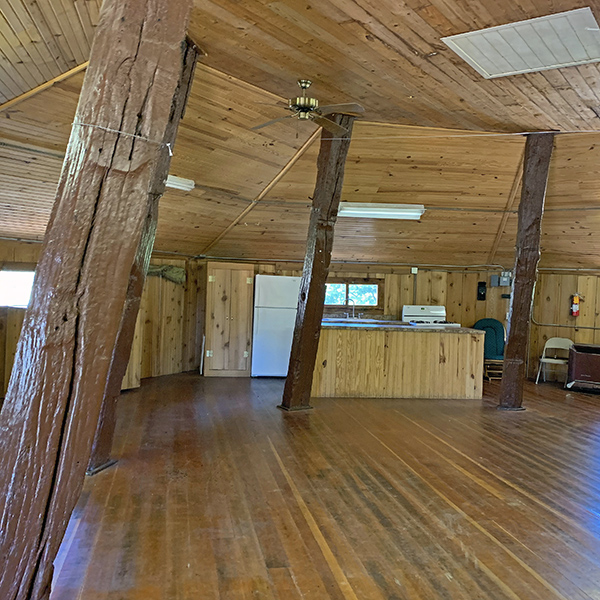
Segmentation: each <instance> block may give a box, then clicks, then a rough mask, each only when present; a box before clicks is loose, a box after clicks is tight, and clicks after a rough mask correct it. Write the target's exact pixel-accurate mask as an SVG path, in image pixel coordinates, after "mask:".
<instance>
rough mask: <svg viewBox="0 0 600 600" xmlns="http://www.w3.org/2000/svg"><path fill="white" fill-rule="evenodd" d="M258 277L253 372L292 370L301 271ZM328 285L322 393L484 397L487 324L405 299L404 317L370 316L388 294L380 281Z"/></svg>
mask: <svg viewBox="0 0 600 600" xmlns="http://www.w3.org/2000/svg"><path fill="white" fill-rule="evenodd" d="M254 285H255V290H254V298H255V302H254V315H253V317H254V318H253V336H252V367H251V375H252V376H254V377H261V376H268V377H285V376H286V374H287V367H288V360H289V350H290V347H291V340H292V334H293V330H294V322H295V315H296V304H297V298H298V288H299V285H300V277H281V276H277V275H260V274H259V275H256V276H255V282H254ZM327 285H328V293H327V298H326V306H327V307H328V308H329V310H327V311H326V314H325V316H324V318H323V321H322V329H321V336H320V341H319V350H318V355H317V361H316V366H315V375H314V380H313V388H312V395H313V396H314V397H339V398H344V397H353V398H463V399H465V398H466V399H480V398H481V397H482V384H483V345H484V333H483V332H482V331H479V330H474V329H470V328H465V327H461V324H460V323H457V322H448V321H447V319H446V316H447V315H446V308H445V307H444V306H438V305H404V306H403V308H402V316H401V320H393V319H389V318H383V317H378V318H369V316H367V317H365V316H364V314H363V311H366V310H368V308H369V307H370V306H375V305H377V304H378V302H379V300H380V299H379V298H377V297H376V296H377V295H376V294H375V296H373V290H372V289H367V288H372V287H374V286H373V285H372V284H370V285H369V284H340V283H335V282H334V283H328V284H327ZM342 285H346V290H345V295H343V296H342V297H339V293H340V288H341V286H342ZM361 285H363V286H364V287H365V289H364V290H361V289H360V286H361ZM353 286H354V288H355V289H353ZM362 292H364V293H362ZM361 293H362V295H360V294H361ZM352 296H354V298H353V297H352ZM357 300H358V302H361V301H362V302H365V304H363V305H361V304H358V302H357ZM367 303H368V304H367ZM373 303H374V304H373ZM336 306H337V307H339V308H341V309H342V312H337V313H336V311H335V308H336ZM344 311H346V312H344ZM332 312H333V316H332V314H331V313H332ZM327 313H329V314H327ZM336 315H337V316H336Z"/></svg>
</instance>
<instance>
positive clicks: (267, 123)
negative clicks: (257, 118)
mask: <svg viewBox="0 0 600 600" xmlns="http://www.w3.org/2000/svg"><path fill="white" fill-rule="evenodd" d="M295 116H296V115H286V116H285V117H279V118H277V119H271V120H270V121H267V122H266V123H262V124H261V125H257V126H256V127H252V128H251V130H252V131H254V130H256V129H262V128H263V127H267V126H268V125H273V123H279V121H285V119H292V118H293V117H295Z"/></svg>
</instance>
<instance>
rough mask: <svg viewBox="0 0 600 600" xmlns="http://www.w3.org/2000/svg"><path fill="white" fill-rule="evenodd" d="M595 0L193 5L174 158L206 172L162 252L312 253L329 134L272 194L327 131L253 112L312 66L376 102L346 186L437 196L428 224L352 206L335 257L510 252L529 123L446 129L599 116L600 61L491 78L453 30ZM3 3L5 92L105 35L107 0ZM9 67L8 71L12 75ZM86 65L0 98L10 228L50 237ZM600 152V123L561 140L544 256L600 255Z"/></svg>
mask: <svg viewBox="0 0 600 600" xmlns="http://www.w3.org/2000/svg"><path fill="white" fill-rule="evenodd" d="M586 4H589V5H591V6H592V9H593V10H594V11H595V13H596V14H597V15H599V16H600V0H598V2H592V3H581V2H574V1H572V0H569V1H563V2H561V5H560V7H557V6H555V3H554V2H551V1H545V0H544V1H542V0H522V1H520V2H519V3H515V2H512V3H498V2H496V1H495V0H452V1H450V0H430V1H428V0H406V1H404V2H398V1H397V0H396V1H394V2H392V1H391V0H377V1H375V0H323V1H321V2H318V3H308V2H299V1H298V0H285V1H282V2H267V1H266V0H265V1H263V0H252V1H249V2H242V3H240V2H235V1H234V0H228V1H219V2H218V3H216V2H215V3H213V2H210V1H208V0H202V2H200V1H198V2H197V5H196V9H195V13H194V17H193V22H192V27H191V34H192V36H193V37H194V39H196V40H197V41H198V42H199V43H200V45H201V47H202V48H203V49H204V50H205V51H206V52H207V53H208V56H207V57H205V59H204V63H205V64H204V65H203V66H201V67H200V69H199V71H198V73H197V76H196V82H195V85H194V89H193V93H192V97H191V101H190V106H189V109H188V112H187V114H186V117H185V120H184V123H183V124H182V127H181V129H180V135H179V140H178V144H177V148H176V152H175V157H174V161H173V166H172V172H173V173H174V174H176V175H179V176H181V177H187V178H190V179H194V180H195V181H196V183H197V187H196V189H195V190H194V191H193V192H190V193H184V192H176V191H174V190H169V191H168V192H167V194H166V195H165V197H164V198H163V200H162V201H161V210H160V223H159V231H158V237H157V243H156V248H157V249H160V250H168V251H174V252H181V253H186V254H193V255H197V254H209V255H210V256H222V257H232V258H257V259H262V260H265V259H276V260H286V259H300V258H301V257H302V256H303V253H304V241H305V234H306V226H307V221H308V210H309V209H308V207H309V202H310V200H309V197H310V195H311V194H312V191H313V187H314V176H315V161H316V152H317V144H316V143H313V144H312V145H311V146H310V147H309V148H308V150H307V151H306V153H305V154H304V155H303V156H302V157H301V158H300V159H299V160H298V162H297V163H295V164H294V165H293V166H292V167H291V168H290V169H289V171H287V172H286V174H285V175H284V176H283V178H282V179H281V181H279V182H278V183H277V184H276V185H275V186H273V187H272V189H270V191H269V193H267V194H266V195H264V197H262V195H263V193H264V190H265V188H266V187H267V186H268V185H269V183H270V182H271V181H272V180H273V179H274V178H275V177H277V175H278V173H280V172H281V170H282V169H284V168H285V165H286V164H287V163H288V161H290V159H292V157H293V156H294V155H295V153H296V152H297V151H298V149H299V148H301V147H302V146H303V144H304V143H305V142H306V140H308V139H309V137H310V136H311V135H312V134H313V132H314V130H315V128H314V126H313V125H312V124H310V123H297V122H289V121H288V122H286V123H283V124H277V125H274V126H272V127H269V128H266V129H263V130H260V131H258V132H252V131H250V128H251V127H252V126H253V125H255V124H257V123H260V122H262V121H266V120H268V119H270V118H274V117H276V116H280V115H281V114H284V113H282V112H281V109H279V108H277V107H273V106H272V104H273V103H274V102H276V101H277V100H279V99H281V98H282V97H286V96H288V95H290V94H295V90H297V88H296V87H295V80H296V79H297V78H298V77H299V76H308V77H311V78H312V79H313V80H314V81H315V84H314V86H313V88H311V92H314V95H315V96H316V97H318V98H319V99H320V100H321V101H322V102H327V103H329V102H338V101H340V102H342V101H348V100H358V101H360V102H361V103H362V104H363V105H364V106H365V108H366V109H367V112H366V115H365V119H364V120H363V121H362V122H359V123H357V125H356V127H355V132H354V140H353V142H352V146H351V150H350V155H349V159H348V168H347V174H346V181H345V186H344V198H343V199H344V200H347V201H360V202H369V201H374V202H386V201H390V202H407V203H423V204H425V205H426V207H427V212H426V213H425V215H424V217H423V219H422V220H421V222H407V221H376V220H350V219H341V220H340V221H339V225H338V228H337V234H336V244H335V248H334V259H335V260H350V261H374V262H398V263H413V264H488V263H489V262H494V263H498V262H500V263H501V264H504V265H507V266H508V265H510V264H511V262H512V255H513V248H514V231H515V229H516V217H515V214H514V208H515V207H514V206H512V207H511V206H509V205H510V201H509V196H510V191H511V188H513V187H514V186H515V183H518V181H517V182H515V176H516V174H517V171H518V165H519V163H520V160H521V154H522V148H523V138H522V137H521V136H514V137H510V136H508V137H495V136H488V135H482V136H478V137H472V136H471V137H462V135H463V133H461V132H460V131H448V130H447V129H442V128H452V129H455V130H456V129H457V128H462V129H465V130H467V129H468V130H486V131H503V132H516V131H524V130H547V129H560V130H563V131H564V130H581V131H583V130H600V127H599V125H600V120H599V119H598V117H597V116H596V113H595V112H594V110H593V109H594V108H595V107H600V72H599V70H598V65H587V66H584V67H571V68H567V69H560V70H553V71H546V72H544V73H537V74H533V75H519V76H514V77H509V78H503V79H499V80H484V79H482V78H481V77H480V76H479V75H478V74H476V73H475V72H474V71H472V70H471V68H470V67H469V66H468V65H466V64H465V63H463V62H462V61H461V59H459V58H458V57H456V56H455V55H454V54H453V53H452V52H451V51H449V50H448V49H447V48H446V47H445V46H444V45H443V44H441V43H440V41H439V38H440V37H441V36H443V35H451V34H454V33H460V32H463V31H467V30H472V29H478V28H482V27H488V26H492V25H498V24H502V23H506V22H510V21H514V20H517V19H525V18H530V17H534V16H541V15H544V14H550V13H553V12H558V11H562V10H568V9H571V8H578V7H581V6H584V5H586ZM61 7H62V9H61ZM61 10H62V12H61ZM11 11H12V12H11ZM23 11H25V12H27V14H28V15H29V17H28V19H26V18H25V17H26V15H25V13H24V12H23ZM52 15H54V20H52V19H51V18H50V17H51V16H52ZM82 15H83V16H82ZM85 15H87V17H85V18H84V16H85ZM0 17H1V18H0V67H2V68H4V72H2V71H1V70H0V94H1V97H0V98H1V99H8V98H10V97H13V96H15V95H16V94H19V93H22V92H24V91H27V89H29V88H30V87H33V85H34V84H36V85H37V84H39V83H40V82H42V80H46V79H51V78H53V77H56V76H57V75H59V74H60V72H61V70H66V69H67V68H71V67H72V66H74V64H76V63H79V62H81V61H83V60H85V59H86V58H87V52H88V51H89V48H88V50H87V51H86V50H85V48H84V46H83V40H84V39H86V40H88V42H89V40H90V39H91V37H90V34H91V31H92V30H93V26H94V23H95V19H96V18H97V2H96V1H95V0H86V1H81V0H75V1H71V0H37V1H33V2H27V3H25V2H24V1H22V0H0ZM17 17H18V19H17ZM41 17H44V19H41ZM2 19H4V21H2ZM18 23H21V26H22V27H21V29H19V28H18V27H17V25H18ZM44 23H45V24H44ZM59 26H60V27H59ZM67 26H69V27H70V29H69V27H67ZM66 29H68V32H65V30H66ZM9 30H10V31H12V32H13V37H10V36H8V31H9ZM3 32H4V34H5V35H4V38H3V37H2V35H3ZM61 32H62V33H61ZM17 34H18V35H17ZM44 36H45V37H44ZM63 38H64V39H63ZM36 40H37V41H36ZM51 40H54V41H53V42H51ZM77 40H78V45H77V48H79V51H78V52H79V53H78V54H74V53H73V48H75V41H77ZM59 42H60V44H59ZM11 48H12V50H11ZM34 49H36V50H37V52H38V54H37V55H35V56H33V54H35V52H34ZM68 49H70V50H71V54H69V53H68V52H67V50H68ZM58 50H60V52H58ZM57 52H58V53H57ZM19 56H20V57H21V58H23V59H24V58H27V57H29V58H27V60H22V61H19V60H16V58H15V57H19ZM7 57H8V58H7ZM10 57H12V59H10V60H9V58H10ZM13 59H14V60H13ZM7 61H8V62H7ZM8 63H10V64H11V65H12V67H11V68H12V69H13V70H12V71H10V73H12V74H13V76H11V77H8V75H7V77H6V78H5V73H8V71H7V70H8V69H9V65H8ZM38 63H39V64H38ZM58 63H60V65H61V66H60V67H58V66H57V67H56V68H55V66H54V65H55V64H58ZM33 64H36V65H38V67H39V66H40V65H42V64H43V65H45V67H44V69H46V70H45V71H44V74H43V76H41V75H39V76H38V77H37V78H35V79H32V78H29V79H27V80H26V79H24V77H25V75H24V73H25V71H24V70H27V72H31V70H32V69H33V67H32V65H33ZM33 70H35V69H33ZM21 71H23V72H22V73H21ZM16 73H21V79H20V80H19V81H21V85H20V86H18V87H16V86H14V85H13V84H12V83H11V82H13V81H15V79H16ZM82 78H83V75H81V74H78V75H75V76H73V77H71V78H69V79H67V80H65V81H63V82H60V83H58V84H56V85H54V86H53V87H52V88H51V89H48V90H46V91H44V92H41V93H40V94H38V95H37V96H34V97H32V98H29V99H27V100H25V101H23V102H21V103H19V104H17V105H15V106H12V107H10V108H8V109H7V110H4V111H2V112H0V237H9V238H23V239H40V238H41V237H42V236H43V232H44V229H45V225H46V223H47V219H48V216H49V211H50V208H51V202H52V199H53V195H54V186H55V184H56V181H57V179H58V176H59V172H60V167H61V162H62V154H63V153H64V149H65V147H66V144H67V140H68V136H69V132H70V124H71V122H72V119H73V115H74V112H75V106H76V103H77V98H78V94H79V89H80V87H81V82H82ZM9 84H10V85H9ZM28 86H29V87H28ZM411 125H418V126H420V127H410V126H411ZM423 127H428V128H427V129H423ZM457 134H458V135H457ZM599 164H600V134H594V133H580V134H565V135H560V136H558V137H557V147H556V152H555V156H554V159H553V162H552V167H551V175H550V183H549V194H548V202H547V206H548V212H547V214H546V217H545V219H544V237H543V259H542V264H543V265H545V266H557V267H558V266H562V267H577V266H582V267H591V268H597V267H599V266H600V265H599V264H598V257H599V256H600V177H599V176H598V175H599V174H598V165H599ZM517 191H518V190H517ZM257 198H260V202H258V203H256V204H253V201H254V200H256V199H257ZM517 200H518V198H517ZM507 207H508V208H509V209H510V210H508V211H506V209H507Z"/></svg>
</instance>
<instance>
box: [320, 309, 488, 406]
mask: <svg viewBox="0 0 600 600" xmlns="http://www.w3.org/2000/svg"><path fill="white" fill-rule="evenodd" d="M483 343H484V332H483V331H479V330H477V329H468V328H465V327H443V326H440V328H435V329H430V328H418V327H414V326H412V325H409V324H407V323H403V322H400V321H383V320H376V319H362V320H360V319H326V320H324V321H323V326H322V329H321V337H320V341H319V350H318V354H317V361H316V366H315V374H314V380H313V388H312V395H313V396H315V397H337V398H463V399H480V398H481V397H482V383H483Z"/></svg>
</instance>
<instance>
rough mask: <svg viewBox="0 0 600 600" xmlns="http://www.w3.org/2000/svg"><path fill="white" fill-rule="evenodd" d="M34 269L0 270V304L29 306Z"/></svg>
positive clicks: (19, 306) (14, 306)
mask: <svg viewBox="0 0 600 600" xmlns="http://www.w3.org/2000/svg"><path fill="white" fill-rule="evenodd" d="M34 275H35V273H34V272H33V271H0V306H10V307H13V308H27V305H28V304H29V297H30V296H31V288H32V287H33V276H34Z"/></svg>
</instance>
